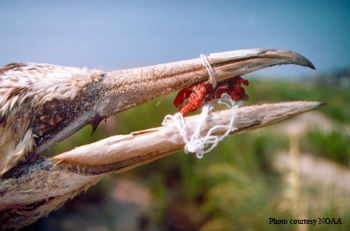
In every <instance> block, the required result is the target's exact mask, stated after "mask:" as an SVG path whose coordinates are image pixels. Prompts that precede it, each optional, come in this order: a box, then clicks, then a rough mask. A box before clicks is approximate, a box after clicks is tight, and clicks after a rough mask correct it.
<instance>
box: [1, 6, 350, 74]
mask: <svg viewBox="0 0 350 231" xmlns="http://www.w3.org/2000/svg"><path fill="white" fill-rule="evenodd" d="M255 47H262V48H281V49H289V50H294V51H296V52H299V53H301V54H303V55H304V56H306V57H308V58H309V59H310V60H311V61H312V62H313V63H314V64H315V66H316V68H317V71H316V72H315V71H312V70H308V69H306V68H302V67H297V66H286V67H274V68H270V69H267V70H266V71H262V72H258V73H259V74H260V75H263V76H276V75H278V76H280V75H281V76H286V77H300V76H312V75H315V74H317V73H320V72H322V71H329V70H333V69H335V68H339V67H349V65H350V2H349V1H345V0H344V1H340V0H338V1H337V0H329V1H322V0H317V1H302V0H299V1H288V0H284V1H277V0H274V1H273V0H269V1H268V0H266V1H259V0H251V1H243V0H242V1H107V0H103V1H35V0H34V1H1V3H0V54H1V55H0V65H5V64H7V63H11V62H44V63H52V64H59V65H69V66H88V67H97V68H101V69H104V70H113V69H119V68H129V67H136V66H144V65H152V64H158V63H164V62H170V61H177V60H181V59H188V58H194V57H199V54H201V53H203V54H209V53H211V52H219V51H227V50H235V49H242V48H255Z"/></svg>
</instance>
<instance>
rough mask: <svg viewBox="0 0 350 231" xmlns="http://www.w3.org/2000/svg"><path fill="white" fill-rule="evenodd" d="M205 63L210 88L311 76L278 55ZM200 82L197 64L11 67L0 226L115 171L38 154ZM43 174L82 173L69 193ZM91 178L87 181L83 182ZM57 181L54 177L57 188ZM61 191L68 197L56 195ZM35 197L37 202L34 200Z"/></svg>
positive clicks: (22, 220)
mask: <svg viewBox="0 0 350 231" xmlns="http://www.w3.org/2000/svg"><path fill="white" fill-rule="evenodd" d="M207 60H208V62H209V63H210V65H211V66H212V68H213V70H214V71H215V74H216V80H217V81H218V82H222V81H226V80H228V79H232V78H233V77H237V76H241V75H244V74H247V73H250V72H253V71H256V70H259V69H262V68H266V67H270V66H274V65H281V64H296V65H301V66H305V67H310V68H312V69H314V68H315V67H314V65H313V64H312V63H311V62H310V61H309V60H308V59H306V58H305V57H304V56H302V55H300V54H298V53H296V52H293V51H288V50H280V49H262V48H253V49H244V50H236V51H228V52H219V53H213V54H210V55H208V56H207ZM208 79H209V74H208V71H207V70H206V68H205V66H204V65H203V63H202V60H201V59H200V58H195V59H190V60H184V61H178V62H172V63H165V64H158V65H152V66H146V67H138V68H130V69H124V70H116V71H111V72H105V71H102V70H98V69H89V68H87V67H83V68H78V67H66V66H59V65H52V64H43V63H11V64H8V65H5V66H3V67H1V68H0V147H1V149H0V198H1V200H0V201H1V202H0V214H2V218H1V219H0V220H2V223H6V224H7V226H6V227H7V228H8V227H10V228H18V227H21V226H23V225H25V224H28V223H30V222H33V221H35V220H36V219H38V218H40V217H42V216H44V215H47V214H48V213H49V212H50V211H52V210H54V209H56V208H58V207H60V206H61V205H62V204H63V203H64V202H65V201H66V200H67V199H68V198H71V197H74V196H75V195H77V194H79V193H80V192H81V191H84V190H85V189H86V188H88V187H90V186H91V185H93V184H94V183H96V182H97V181H98V180H99V179H101V177H103V176H104V174H105V173H109V172H112V171H115V170H116V169H117V167H116V166H117V165H116V164H115V163H113V164H112V165H108V164H106V163H105V162H103V161H102V160H99V159H98V158H96V159H94V161H95V162H94V164H93V165H94V166H91V165H89V164H87V162H86V161H87V160H83V159H84V158H80V159H79V158H74V159H69V161H70V162H69V161H68V158H67V159H65V160H62V159H59V158H56V159H54V158H53V159H49V158H47V157H43V156H42V155H41V154H42V153H43V152H45V151H47V150H48V149H49V148H50V147H52V146H53V145H55V144H56V143H58V142H60V141H62V140H64V139H65V138H67V137H68V136H70V135H72V134H73V133H75V132H76V131H78V130H79V129H81V128H82V127H84V126H86V125H88V124H90V125H91V126H92V127H93V130H94V129H96V127H97V126H98V124H99V123H100V122H101V121H102V120H103V119H105V118H108V117H110V116H112V115H115V114H117V113H119V112H122V111H125V110H127V109H130V108H132V107H135V106H137V105H140V104H142V103H145V102H147V101H149V100H151V99H154V98H157V97H159V96H163V95H167V94H170V93H172V92H174V91H178V90H181V89H184V88H189V87H191V86H193V85H195V84H200V83H203V82H204V81H207V80H208ZM131 155H133V154H131ZM131 157H132V156H131ZM145 158H146V159H142V158H141V159H135V158H134V159H135V160H136V161H133V162H132V163H131V164H130V163H129V164H128V163H126V164H125V163H123V166H122V168H124V167H125V168H126V169H129V168H131V167H134V166H137V165H140V164H142V163H145V162H149V161H151V160H153V159H155V158H154V157H145ZM147 158H149V160H148V159H147ZM104 161H105V160H104ZM62 162H64V163H65V164H66V165H65V166H66V167H64V168H63V167H59V168H58V167H57V166H58V165H56V164H57V163H62ZM128 165H130V166H128ZM101 166H102V167H101ZM106 166H109V167H108V168H107V167H106ZM111 166H112V167H111ZM48 171H51V172H54V171H61V172H64V173H62V174H63V178H67V179H68V177H69V176H71V174H73V173H72V172H74V173H77V172H78V173H80V172H84V174H83V175H84V176H81V178H79V179H80V180H81V181H82V182H83V183H82V185H81V186H79V187H76V188H74V187H73V186H72V185H68V186H65V187H66V188H64V187H63V186H60V187H62V188H59V187H58V188H57V187H56V186H55V185H56V184H57V183H55V180H54V179H52V178H50V179H49V178H48V177H47V176H46V175H45V174H47V172H48ZM68 171H70V172H69V173H68ZM61 172H60V173H59V174H61ZM41 174H42V175H41ZM57 174H58V173H57ZM89 174H90V175H89ZM93 174H95V175H94V176H93V177H92V178H88V177H85V176H91V175H93ZM48 175H49V174H48ZM63 178H62V177H61V178H60V177H57V181H59V179H61V180H62V179H63ZM38 182H40V183H38ZM36 183H38V184H37V185H36ZM64 183H67V184H69V182H64ZM43 185H45V187H44V186H43ZM35 187H37V188H35ZM40 187H43V188H45V189H47V187H48V188H53V189H54V190H56V191H57V193H56V194H55V196H52V195H50V193H45V192H43V189H41V188H40ZM55 187H56V188H55ZM69 187H71V188H69ZM34 188H35V189H34ZM66 189H69V190H70V191H69V190H68V191H64V190H66ZM40 190H41V191H40ZM14 191H15V192H16V193H17V194H16V193H13V192H14ZM35 192H36V193H38V195H39V196H35V195H36V194H35ZM39 192H40V193H39ZM67 192H69V193H67ZM11 193H13V194H11ZM15 195H17V196H15ZM39 198H41V199H40V200H39ZM57 198H59V199H57ZM44 204H45V205H44ZM21 206H22V207H21ZM28 207H30V208H33V209H32V210H30V209H28ZM19 208H26V209H27V210H25V209H23V210H21V209H19ZM24 211H27V214H26V213H25V212H24Z"/></svg>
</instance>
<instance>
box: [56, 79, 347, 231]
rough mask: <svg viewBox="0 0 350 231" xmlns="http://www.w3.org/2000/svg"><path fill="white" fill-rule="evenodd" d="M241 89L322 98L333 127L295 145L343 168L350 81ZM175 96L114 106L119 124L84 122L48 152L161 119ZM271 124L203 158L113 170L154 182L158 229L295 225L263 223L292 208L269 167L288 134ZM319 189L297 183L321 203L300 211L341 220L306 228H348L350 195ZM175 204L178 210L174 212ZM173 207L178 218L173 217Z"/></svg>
mask: <svg viewBox="0 0 350 231" xmlns="http://www.w3.org/2000/svg"><path fill="white" fill-rule="evenodd" d="M247 94H248V95H249V100H248V101H247V102H246V105H251V104H256V103H265V102H266V103H267V102H268V103H271V102H279V101H292V100H315V101H321V102H324V103H326V106H325V107H323V108H321V109H318V110H317V111H318V112H320V113H323V114H324V115H326V116H327V117H328V118H329V119H330V120H331V121H332V122H334V123H335V124H337V126H336V127H335V129H334V130H333V131H330V132H328V133H324V132H322V131H320V130H310V131H309V132H308V133H307V135H306V136H305V137H303V138H302V141H303V142H302V143H303V144H302V150H301V151H302V152H309V153H311V154H314V155H316V156H317V157H319V158H321V157H323V158H327V159H329V160H330V161H335V162H338V163H340V164H341V165H342V166H343V167H344V166H345V168H347V169H348V168H349V161H350V145H349V140H350V139H349V138H350V137H349V123H350V111H349V105H350V104H349V89H348V88H341V87H336V86H329V85H323V84H317V83H315V82H310V81H309V82H308V81H301V82H288V81H282V80H275V79H273V80H261V79H251V80H250V86H249V87H247ZM173 98H174V94H172V95H170V96H167V97H164V98H162V99H156V100H153V101H151V102H148V103H146V104H144V105H141V106H139V107H136V108H133V109H131V110H128V111H126V112H123V113H120V114H119V115H117V116H116V117H115V118H114V119H115V120H116V121H117V123H115V124H113V126H112V127H111V126H108V122H107V126H106V125H102V126H101V127H100V128H98V129H97V131H96V133H95V134H94V135H93V136H90V133H91V129H90V128H84V129H82V130H81V131H80V132H79V133H77V134H76V135H74V136H73V137H72V138H71V139H70V140H68V141H65V142H64V143H61V144H59V145H57V146H56V147H55V148H53V149H52V150H50V153H58V152H62V151H64V150H65V149H67V147H68V148H72V147H74V146H75V145H76V146H78V145H82V144H84V143H90V142H92V141H95V140H98V139H101V138H102V137H103V136H106V134H107V133H106V132H105V129H106V128H108V129H109V130H112V131H114V134H118V133H119V134H126V133H129V132H132V131H137V130H141V129H147V128H151V127H156V126H160V124H161V122H162V120H163V118H164V116H165V115H166V114H169V113H170V114H172V113H175V111H176V110H175V108H174V107H173V106H172V99H173ZM340 128H341V129H340ZM272 129H273V126H272V127H271V128H262V129H260V130H257V131H251V132H247V133H243V134H238V135H234V136H231V137H228V138H226V139H225V140H224V141H223V142H221V143H220V144H219V146H218V147H217V148H215V149H214V150H213V151H212V152H211V153H209V154H207V155H205V156H204V158H203V159H201V160H198V159H196V157H195V155H192V154H187V155H186V154H184V153H183V152H179V153H177V154H175V155H172V156H169V157H166V158H164V159H162V160H158V161H155V162H152V163H150V164H147V165H145V166H142V167H139V168H137V169H135V170H132V171H129V172H127V173H123V174H121V175H118V176H119V177H120V176H125V175H132V176H133V177H138V178H140V179H142V181H143V182H144V183H145V184H147V185H148V186H149V187H150V188H151V189H152V193H153V203H152V205H153V206H152V211H153V212H152V214H153V215H152V216H151V223H152V224H155V226H157V227H161V229H183V230H193V229H203V230H214V229H215V230H217V229H229V230H233V229H234V230H236V229H245V230H250V229H251V230H253V229H254V230H256V229H262V230H272V229H275V230H294V229H295V230H296V229H297V228H298V227H297V226H296V225H289V224H288V225H269V218H270V217H275V218H276V219H288V220H289V219H292V218H293V215H292V213H291V211H290V210H289V209H288V208H286V207H285V206H282V205H283V203H284V201H285V200H287V199H286V197H285V195H284V191H285V188H286V187H288V185H287V184H286V182H285V178H284V175H283V174H282V173H280V172H277V171H276V170H275V169H274V167H273V166H272V162H273V160H274V157H275V156H276V155H277V153H278V151H281V150H284V151H288V149H289V143H288V137H287V135H286V134H284V132H283V131H280V132H279V133H278V132H277V133H276V132H272V131H271V130H272ZM108 134H109V133H108ZM114 177H116V176H114ZM344 183H347V184H349V182H344ZM313 187H316V188H313ZM319 190H320V189H318V188H317V185H316V186H315V185H314V186H310V187H309V188H307V189H303V190H302V192H301V196H302V197H303V196H304V195H308V196H310V198H312V201H311V202H312V203H316V204H317V203H319V204H323V205H324V206H323V207H324V208H325V209H322V210H321V209H319V208H317V207H316V208H314V209H309V210H308V213H307V216H306V217H304V218H309V219H312V218H313V219H318V217H331V218H333V217H334V218H342V221H343V225H323V226H317V225H316V226H307V227H308V229H315V230H319V229H320V227H322V230H345V229H349V227H350V226H349V223H350V221H349V217H350V213H349V209H344V208H346V207H348V205H349V197H348V199H347V200H346V199H345V200H346V201H344V198H341V199H339V198H338V199H339V200H343V201H342V203H340V204H341V205H339V203H338V202H339V201H338V202H337V203H336V202H334V200H337V198H329V197H326V198H327V199H325V198H324V197H318V196H317V195H318V194H317V193H319ZM326 190H329V191H332V190H333V189H332V188H327V189H326ZM304 191H308V194H303V193H305V192H304ZM329 191H327V192H324V194H328V192H329ZM335 197H336V196H335ZM321 198H322V199H321ZM311 202H310V203H311ZM308 205H309V204H305V206H308ZM175 207H176V209H177V210H176V211H177V213H175V212H174V210H175ZM188 207H191V208H194V211H196V213H198V214H200V216H194V215H193V216H191V214H190V215H188V213H187V212H186V208H188ZM179 208H180V209H179ZM178 211H180V212H178ZM173 214H176V216H178V217H180V218H181V219H180V218H178V219H175V218H174V216H173ZM181 214H183V216H181ZM193 217H197V218H196V219H194V218H193ZM198 217H199V218H198ZM179 219H180V221H181V222H179ZM179 223H183V224H179ZM184 224H186V225H184Z"/></svg>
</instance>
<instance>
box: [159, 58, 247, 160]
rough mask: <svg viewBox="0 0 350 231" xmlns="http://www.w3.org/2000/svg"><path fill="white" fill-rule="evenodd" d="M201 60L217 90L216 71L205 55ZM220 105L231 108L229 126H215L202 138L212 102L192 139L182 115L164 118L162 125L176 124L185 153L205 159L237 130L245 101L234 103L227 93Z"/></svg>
mask: <svg viewBox="0 0 350 231" xmlns="http://www.w3.org/2000/svg"><path fill="white" fill-rule="evenodd" d="M201 59H202V62H203V66H205V68H206V69H207V71H208V74H209V82H210V84H212V85H213V88H214V89H215V88H216V85H217V83H216V75H215V71H214V69H213V68H212V66H211V65H210V63H209V61H208V59H207V57H206V56H205V55H201ZM218 103H219V104H223V105H225V106H226V107H228V108H231V119H230V122H229V124H228V125H215V126H213V127H212V128H210V129H209V131H208V132H207V134H206V135H205V136H203V137H201V132H202V130H203V128H204V125H205V122H206V121H207V119H208V117H209V114H210V113H211V111H212V110H213V108H214V107H213V104H212V101H210V102H207V103H206V104H204V106H203V107H202V112H201V114H200V116H199V121H198V124H197V127H196V129H195V131H194V132H193V134H192V135H191V137H190V138H189V135H188V134H187V128H186V122H185V120H184V117H183V116H182V114H181V113H179V112H178V113H176V114H175V115H166V116H165V117H164V120H163V123H162V125H163V126H165V125H166V124H167V121H169V120H173V121H174V122H175V126H176V128H177V129H178V131H179V133H180V135H181V137H182V139H183V140H184V142H185V147H184V151H185V153H196V156H197V158H198V159H201V158H203V155H204V154H206V153H208V152H210V151H212V150H213V149H214V148H215V147H216V146H217V145H218V144H219V142H220V141H221V140H223V139H224V138H225V137H226V136H228V135H229V133H230V132H233V131H235V130H237V128H236V127H234V126H233V123H234V121H235V118H236V114H237V108H238V107H239V106H241V105H242V103H243V101H238V102H236V101H234V100H233V99H232V98H231V97H230V96H229V95H228V94H227V93H224V94H222V95H221V98H220V99H219V100H218ZM218 132H221V133H222V132H223V135H221V136H220V135H214V134H215V133H218Z"/></svg>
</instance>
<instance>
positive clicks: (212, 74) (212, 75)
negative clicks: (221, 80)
mask: <svg viewBox="0 0 350 231" xmlns="http://www.w3.org/2000/svg"><path fill="white" fill-rule="evenodd" d="M201 59H202V64H203V66H204V67H205V68H206V69H207V71H208V74H209V83H210V84H211V85H212V86H213V89H215V88H216V84H217V83H216V74H215V71H214V69H213V67H212V66H211V65H210V63H209V61H208V58H207V56H205V55H203V54H201Z"/></svg>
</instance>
